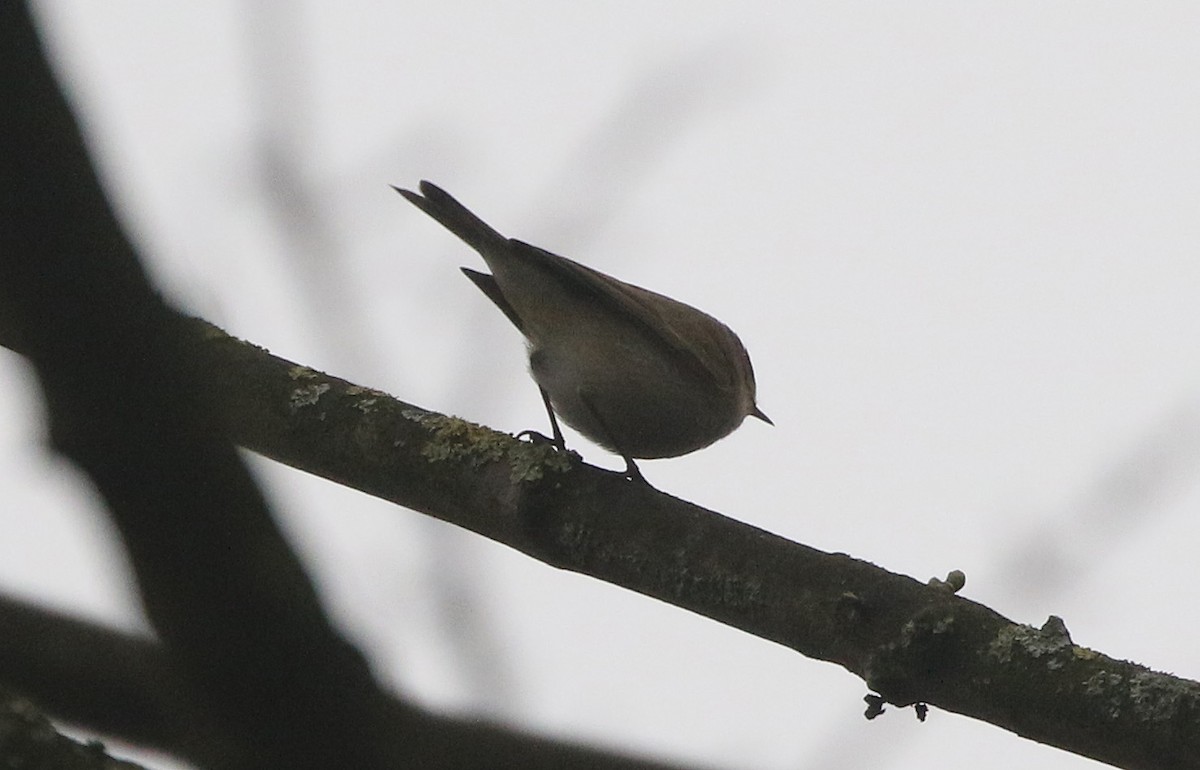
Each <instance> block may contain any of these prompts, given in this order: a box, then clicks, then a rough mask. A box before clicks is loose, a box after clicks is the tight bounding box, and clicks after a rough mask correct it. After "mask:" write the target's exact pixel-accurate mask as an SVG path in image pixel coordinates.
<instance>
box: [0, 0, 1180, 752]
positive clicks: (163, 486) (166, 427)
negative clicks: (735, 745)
mask: <svg viewBox="0 0 1200 770" xmlns="http://www.w3.org/2000/svg"><path fill="white" fill-rule="evenodd" d="M0 7H2V8H3V9H4V10H3V15H2V17H0V50H3V51H4V52H5V53H6V55H10V56H9V58H8V59H7V60H6V61H8V66H7V67H6V68H4V70H3V72H2V73H0V104H4V105H5V109H4V110H3V111H0V112H2V114H3V118H2V119H0V120H2V122H0V147H2V148H3V150H4V153H3V161H2V163H3V165H0V171H2V172H3V177H0V195H3V196H4V197H3V199H2V202H3V208H4V210H3V216H0V236H3V242H2V243H0V294H2V297H0V299H2V300H3V301H2V302H0V336H2V337H3V340H4V341H5V343H6V344H11V345H12V346H13V347H14V348H15V349H19V350H22V351H23V352H25V353H26V354H27V355H29V356H30V358H31V360H32V361H33V362H34V364H35V366H36V367H37V370H38V374H39V378H40V379H41V382H42V384H43V387H44V389H45V391H46V393H47V400H48V403H49V405H50V409H51V415H52V426H53V437H54V440H55V442H56V444H57V445H58V446H59V447H61V448H62V449H63V450H64V451H65V452H66V453H68V454H69V455H70V456H72V457H74V458H75V459H77V461H79V462H80V464H81V465H82V466H83V467H85V468H87V469H88V470H89V472H90V473H91V474H92V477H93V479H94V480H95V481H96V483H97V486H98V488H99V489H100V490H101V491H102V492H103V494H104V495H105V497H106V500H107V501H108V503H109V506H110V509H111V511H112V515H113V517H114V521H115V522H116V523H117V526H118V528H119V530H120V531H121V533H122V536H123V538H124V539H125V542H126V544H127V547H128V548H129V550H130V553H131V556H132V559H133V563H134V565H135V569H136V570H137V573H138V577H139V581H140V585H141V588H142V591H143V596H144V598H145V601H146V603H147V606H148V609H149V612H150V615H151V617H152V619H153V621H154V622H155V625H156V627H157V628H158V630H159V633H160V634H161V635H162V637H163V639H164V641H165V643H166V644H167V645H168V649H169V650H170V654H171V656H172V670H173V671H174V672H175V674H176V675H178V676H180V677H181V678H182V680H183V681H186V682H187V687H188V688H190V690H191V692H190V695H191V696H193V697H194V698H195V703H196V704H197V707H198V708H201V709H204V710H205V711H206V712H207V713H208V714H209V715H210V716H211V717H212V718H213V720H214V722H215V723H217V724H219V725H220V727H221V729H222V730H223V731H225V732H226V733H227V734H229V735H232V736H234V739H235V742H236V744H237V745H238V746H240V747H242V750H248V748H249V747H251V746H254V747H256V748H260V749H264V750H267V751H269V752H270V761H268V762H267V763H266V764H268V765H269V764H270V763H271V761H274V762H275V764H279V760H281V759H290V760H291V762H285V764H290V765H291V766H301V765H302V764H316V763H319V762H322V761H325V762H326V763H328V762H329V761H332V760H334V759H340V760H343V761H349V762H350V763H351V764H355V765H356V766H363V767H366V766H382V765H383V763H390V762H394V761H397V760H403V761H409V762H414V761H417V762H419V761H421V760H424V761H423V763H422V764H421V766H423V767H457V766H472V763H474V766H484V765H482V764H481V763H482V762H486V761H487V760H489V759H490V760H495V759H496V758H497V757H499V756H501V755H500V754H499V753H498V752H499V751H500V750H501V747H502V749H505V750H510V751H512V752H513V753H512V754H510V755H507V756H508V757H509V758H511V759H512V760H513V761H515V762H520V759H519V758H521V757H523V758H525V759H526V760H527V761H526V762H525V763H524V764H517V765H514V766H522V767H531V768H532V767H539V766H540V767H561V766H565V765H564V764H563V763H562V762H558V763H557V764H556V763H554V762H551V763H550V764H535V763H536V762H540V761H544V760H545V757H546V754H545V753H543V752H542V751H541V749H542V745H540V744H536V743H531V742H522V741H520V740H516V739H513V738H512V737H511V736H509V735H500V736H497V735H496V734H494V733H484V734H478V733H472V732H471V730H470V725H462V724H453V723H445V722H435V721H433V720H432V718H430V717H428V716H427V715H424V714H421V713H420V712H418V711H416V710H415V709H411V708H409V707H405V708H404V709H403V710H402V711H401V712H400V713H395V712H393V711H392V710H391V708H390V707H389V706H388V702H387V700H386V698H385V697H384V696H383V695H382V694H381V693H379V692H378V689H377V687H376V686H375V684H374V682H373V681H372V680H371V679H370V677H369V674H368V673H367V672H366V669H365V666H364V664H363V663H362V660H361V658H360V657H359V656H358V653H357V651H355V650H353V648H351V647H350V646H349V645H347V644H346V643H345V642H344V640H342V639H340V637H338V636H337V634H336V632H335V631H334V630H333V629H331V628H330V627H329V625H328V622H327V620H326V619H325V618H324V616H323V613H322V612H321V610H320V608H319V606H318V605H317V603H316V601H315V598H314V596H313V595H312V589H311V586H310V585H308V583H307V581H306V579H305V577H304V575H303V573H302V571H301V570H300V568H299V566H298V565H297V564H296V563H295V560H294V557H293V556H292V555H291V554H290V552H288V551H287V549H286V547H284V546H283V545H282V539H281V538H280V537H279V533H278V532H277V531H276V529H275V527H274V525H273V523H272V522H271V520H270V518H269V516H268V513H267V511H266V507H265V505H264V504H263V501H262V500H261V497H260V496H259V495H258V492H257V490H256V489H254V487H253V485H252V484H251V483H250V481H249V479H248V477H247V476H246V474H245V471H244V469H243V468H241V466H240V464H239V463H238V462H237V458H236V456H235V455H234V454H233V453H232V451H230V449H229V447H228V446H227V445H226V444H225V443H224V442H223V441H221V440H220V436H219V435H217V434H215V433H214V431H215V430H218V429H220V428H221V427H222V426H221V424H220V421H214V420H213V419H212V415H213V414H214V412H212V411H211V410H210V409H209V407H208V404H207V401H211V400H217V401H219V403H220V404H222V405H223V406H224V407H225V409H224V410H218V411H217V412H216V413H217V414H220V413H221V412H223V413H224V416H227V417H229V418H231V419H230V420H229V424H228V426H227V427H225V429H226V430H228V431H230V435H231V436H232V437H233V438H234V439H235V440H236V441H238V442H239V443H241V444H243V445H244V446H247V447H249V448H251V449H253V450H255V451H258V452H260V453H262V454H264V455H266V456H268V457H273V458H275V459H278V460H280V461H282V462H285V463H288V464H290V465H293V466H295V467H298V468H302V469H305V470H308V471H310V472H313V473H316V474H318V475H321V476H324V477H326V478H329V479H332V480H334V481H337V482H339V483H343V484H346V485H348V486H352V487H355V488H357V489H361V490H363V491H365V492H368V493H370V494H374V495H376V496H379V497H382V498H385V499H388V500H392V501H394V502H397V503H399V504H401V505H405V506H407V507H410V508H413V509H415V510H419V511H422V512H425V513H427V514H429V515H432V516H435V517H437V518H440V519H443V520H445V521H449V522H453V523H455V524H458V525H459V526H463V527H465V528H467V529H471V530H473V531H475V532H478V533H480V534H482V535H484V536H486V537H489V538H491V539H494V540H496V541H498V542H502V543H506V544H508V545H510V546H512V547H514V548H516V549H518V550H521V551H523V552H525V553H527V554H529V555H531V556H533V557H535V558H538V559H541V560H543V561H545V562H547V563H549V564H552V565H555V566H558V567H561V568H563V569H569V570H573V571H577V572H581V573H585V574H589V575H593V576H595V577H598V578H600V579H603V580H606V581H609V582H612V583H614V584H617V585H621V586H625V587H627V588H630V589H631V590H635V591H638V592H640V593H643V594H646V595H648V596H652V597H655V598H659V599H661V600H663V601H666V602H669V603H671V604H674V605H676V606H679V607H683V608H686V609H689V610H692V611H694V612H697V613H700V614H703V615H705V616H707V617H710V618H713V619H715V620H718V621H720V622H723V623H727V624H729V625H732V626H735V627H738V628H741V629H743V630H745V631H747V632H749V633H752V634H755V635H758V636H760V637H762V638H765V639H769V640H772V641H775V642H778V643H780V644H783V645H786V646H788V647H790V648H792V649H795V650H797V651H799V652H801V653H803V654H805V655H808V656H810V657H814V658H818V659H821V660H827V661H830V662H834V663H837V664H839V665H841V666H843V667H844V668H846V669H847V670H848V671H850V672H852V673H854V674H856V675H857V676H859V677H861V678H862V679H863V680H864V681H865V682H866V683H867V685H868V686H869V687H871V688H872V689H874V690H876V691H877V692H879V693H880V694H881V695H882V696H883V698H885V699H886V700H887V701H889V702H891V703H894V704H898V705H907V704H913V703H929V704H932V705H936V706H939V707H941V708H944V709H947V710H950V711H955V712H957V713H961V714H965V715H968V716H972V717H975V718H978V719H983V720H986V721H988V722H991V723H992V724H996V725H998V726H1001V727H1004V728H1006V729H1008V730H1011V731H1013V732H1015V733H1018V734H1020V735H1023V736H1025V737H1028V738H1031V739H1034V740H1038V741H1041V742H1043V743H1047V744H1050V745H1054V746H1059V747H1061V748H1064V749H1067V750H1070V751H1074V752H1075V753H1078V754H1081V755H1084V756H1089V757H1093V758H1095V759H1098V760H1101V761H1104V762H1108V763H1110V764H1113V765H1117V766H1120V767H1126V768H1194V767H1198V766H1200V685H1197V683H1195V682H1191V681H1188V680H1184V679H1178V678H1174V677H1169V676H1167V675H1165V674H1158V673H1155V672H1152V671H1149V670H1147V669H1145V668H1142V667H1140V666H1136V665H1134V664H1131V663H1127V662H1121V661H1116V660H1112V659H1110V658H1108V657H1105V656H1103V655H1101V654H1099V653H1096V652H1093V651H1091V650H1087V649H1085V648H1082V647H1078V646H1076V645H1074V644H1073V643H1072V642H1071V640H1070V638H1069V636H1068V635H1067V634H1066V631H1065V628H1063V627H1062V626H1061V623H1055V622H1051V623H1048V624H1047V625H1046V626H1044V627H1043V628H1042V629H1040V630H1037V629H1033V628H1030V627H1027V626H1021V625H1017V624H1014V623H1012V622H1011V621H1009V620H1007V619H1006V618H1004V617H1002V616H1001V615H999V614H997V613H995V612H994V611H992V610H990V609H988V608H986V607H983V606H982V605H979V604H976V603H974V602H970V601H968V600H966V599H963V598H960V597H957V596H955V595H953V594H952V593H951V592H950V591H948V590H945V589H943V588H937V587H930V586H926V585H922V584H921V583H919V582H917V581H915V580H912V579H910V578H907V577H904V576H900V575H895V574H892V573H889V572H887V571H885V570H882V569H880V568H878V567H875V566H873V565H870V564H867V563H866V562H862V561H859V560H856V559H853V558H851V557H849V556H846V555H842V554H827V553H823V552H820V551H817V550H815V549H811V548H807V547H805V546H802V545H798V544H795V543H791V542H789V541H787V540H784V539H783V538H780V537H778V536H775V535H772V534H771V533H768V532H765V531H763V530H760V529H757V528H755V527H752V526H750V525H747V524H743V523H740V522H738V521H735V520H733V519H729V518H726V517H724V516H721V515H719V514H716V513H714V512H712V511H707V510H705V509H703V508H700V507H698V506H695V505H692V504H690V503H687V502H685V501H682V500H677V499H675V498H672V497H669V496H667V495H664V494H662V493H659V492H656V491H654V490H652V489H649V488H648V487H646V486H644V485H639V484H633V483H630V482H628V481H626V480H625V479H624V478H622V477H621V476H619V475H618V474H612V473H608V472H605V471H601V470H599V469H596V468H592V467H589V466H586V465H583V464H582V463H580V462H578V460H577V459H574V458H570V457H566V456H561V455H557V454H554V453H553V452H552V451H551V450H550V449H548V448H546V447H543V446H534V445H530V444H528V443H523V442H519V441H516V440H514V439H512V438H511V437H508V436H506V435H504V434H500V433H496V432H495V431H491V430H489V429H487V428H482V427H480V426H476V425H472V424H470V423H466V422H464V421H462V420H458V419H455V418H451V417H446V416H444V415H439V414H436V413H432V412H428V411H425V410H423V409H420V408H418V407H415V406H412V405H409V404H405V403H403V402H399V401H396V400H394V399H391V398H390V397H388V396H386V395H385V394H383V393H380V392H378V391H374V390H370V389H367V388H363V387H360V386H356V385H353V384H351V383H348V382H345V381H344V380H339V379H337V378H333V377H329V376H328V375H324V374H321V373H319V372H315V371H313V370H310V369H307V368H305V367H302V366H298V365H295V364H293V363H291V362H288V361H285V360H283V359H279V358H276V357H273V356H270V355H269V354H267V353H266V352H265V351H263V350H261V349H258V348H255V347H253V346H251V345H247V344H245V343H240V342H238V341H236V340H233V339H232V338H229V337H228V336H226V335H224V334H223V333H221V332H219V330H216V329H215V328H214V327H211V326H207V325H204V324H203V323H202V322H196V321H193V322H190V324H191V326H192V332H191V333H188V332H186V331H185V330H184V329H183V328H181V320H180V319H179V318H178V317H176V316H174V315H173V314H171V313H170V312H169V311H168V310H167V309H166V308H165V306H163V304H162V303H161V301H160V300H158V299H157V297H155V296H154V294H153V292H152V290H151V289H150V287H149V286H148V285H147V283H146V280H145V276H144V275H143V274H142V273H141V270H140V267H139V266H138V265H137V261H136V257H135V255H134V254H133V251H132V249H131V248H130V247H129V245H128V243H127V242H126V241H125V239H124V237H123V236H122V234H121V232H120V230H119V228H118V227H117V226H116V224H115V222H114V221H113V218H112V215H111V212H110V211H109V210H108V206H107V203H106V202H105V201H104V199H103V196H102V195H101V194H100V192H99V189H98V185H97V184H96V182H95V179H94V177H93V175H92V172H91V171H90V168H89V167H88V163H87V158H86V154H85V153H84V151H83V149H82V143H81V140H80V137H79V135H78V130H77V128H76V127H75V126H74V124H73V122H72V121H71V119H70V116H69V113H68V112H67V110H66V106H65V104H64V103H63V102H62V100H61V97H60V96H59V94H58V92H57V89H56V88H55V86H54V84H53V81H52V79H51V78H50V75H49V72H48V70H47V69H46V67H45V64H44V61H42V59H41V54H40V50H39V46H38V43H37V41H36V36H35V35H34V34H33V32H32V27H31V25H30V24H29V21H28V18H27V17H26V15H25V13H24V11H23V8H22V7H21V6H19V5H17V4H15V3H13V4H3V5H0ZM314 661H316V662H317V663H318V665H316V666H315V667H314V665H313V662H314ZM384 714H386V715H387V718H386V719H385V718H383V716H382V715H384ZM330 725H333V728H332V729H330ZM397 725H400V727H399V729H398V730H397ZM318 727H320V728H322V729H316V728H318ZM396 733H399V736H400V737H399V738H395V737H393V738H392V741H393V742H391V743H389V742H388V736H389V735H395V734H396ZM264 736H265V739H264ZM330 737H336V738H337V739H338V740H337V741H335V742H333V743H332V744H331V743H330V742H329V741H328V740H325V739H328V738H330ZM256 738H258V739H259V740H258V741H257V742H255V739H256ZM297 738H301V739H305V740H303V741H302V742H295V743H293V741H294V740H295V739H297ZM393 751H394V752H399V753H398V754H395V753H391V752H393ZM558 758H559V759H561V757H558ZM220 759H221V761H222V762H224V763H226V764H228V763H229V762H236V763H248V762H252V761H258V762H261V761H262V757H261V756H257V757H248V756H246V755H244V754H243V755H239V756H237V757H222V758H220ZM493 764H494V762H493Z"/></svg>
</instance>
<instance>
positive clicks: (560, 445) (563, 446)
mask: <svg viewBox="0 0 1200 770" xmlns="http://www.w3.org/2000/svg"><path fill="white" fill-rule="evenodd" d="M538 392H539V393H541V394H542V403H543V404H545V405H546V414H547V415H549V416H550V430H551V431H553V432H554V438H546V437H545V436H543V435H542V434H540V433H538V432H537V431H533V430H523V431H521V432H520V433H518V434H517V438H521V437H522V436H528V437H529V438H530V439H532V440H534V441H538V440H541V441H548V442H550V444H551V445H553V446H554V448H555V449H557V450H559V451H560V452H565V451H567V442H566V440H565V439H564V438H563V434H562V429H560V428H559V427H558V418H557V417H555V416H554V407H552V406H551V405H550V394H549V393H547V392H546V389H545V388H543V387H541V386H539V387H538Z"/></svg>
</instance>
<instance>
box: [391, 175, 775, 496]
mask: <svg viewBox="0 0 1200 770" xmlns="http://www.w3.org/2000/svg"><path fill="white" fill-rule="evenodd" d="M393 189H395V190H396V191H397V192H399V193H400V194H401V195H403V196H404V197H405V198H407V199H408V200H409V201H411V202H412V203H413V204H415V205H416V206H417V207H418V208H420V209H421V210H422V211H424V212H425V213H426V214H428V215H429V216H431V217H433V219H435V220H437V221H438V222H439V223H441V224H442V225H443V226H444V227H445V228H446V229H448V230H449V231H450V232H452V233H454V234H455V235H456V236H458V237H459V238H460V239H462V240H463V241H464V242H465V243H466V244H467V245H469V246H470V247H471V248H473V249H475V250H476V251H477V252H479V254H480V256H482V257H483V260H484V262H485V263H487V266H488V267H489V268H490V269H491V271H492V272H491V274H490V275H489V274H488V273H482V272H478V271H475V270H471V269H468V268H465V267H464V268H462V271H463V273H464V274H465V275H466V276H467V277H468V278H470V279H471V281H472V282H473V283H474V284H475V285H476V286H478V287H479V288H480V289H481V290H482V291H483V293H484V294H486V295H487V296H488V298H489V299H490V300H492V302H494V303H495V304H496V306H497V307H499V308H500V310H501V311H502V312H503V313H504V315H505V316H507V317H508V319H509V320H510V321H511V322H512V323H513V324H514V325H515V326H516V327H517V329H518V330H519V331H520V332H521V334H522V335H524V337H525V340H526V343H527V346H528V351H529V370H530V373H531V374H532V376H533V379H534V381H535V382H536V383H537V385H538V387H539V389H540V390H541V394H542V400H543V402H544V403H545V405H546V411H547V414H548V415H549V417H550V425H551V428H552V432H553V435H554V437H553V442H554V444H555V445H556V446H557V447H558V448H559V449H564V448H565V443H564V441H563V436H562V431H561V430H560V429H559V427H558V421H557V419H556V417H555V415H556V414H557V416H558V417H561V418H562V419H563V421H564V422H566V423H567V424H568V425H570V426H571V427H572V428H575V429H576V430H577V431H579V432H580V433H582V434H583V435H584V436H586V437H588V438H589V439H591V440H592V441H594V442H596V443H597V444H599V445H601V446H603V447H605V448H606V449H608V450H610V451H612V452H614V453H616V454H618V455H620V456H621V457H622V458H624V459H625V462H626V475H628V476H629V477H630V478H637V479H640V478H642V476H641V473H640V471H639V470H638V468H637V465H636V463H635V462H634V458H639V459H651V458H661V457H678V456H679V455H684V454H687V453H689V452H694V451H695V450H697V449H701V448H703V447H706V446H708V445H709V444H711V443H713V442H714V441H716V440H718V439H720V438H723V437H724V436H727V435H728V434H729V433H731V432H732V431H733V430H734V429H736V428H737V427H738V426H739V425H741V423H742V421H743V420H744V419H745V418H746V417H757V418H759V419H761V420H764V421H766V422H768V423H770V422H771V421H770V420H769V419H768V418H767V416H766V415H765V414H763V412H762V411H761V410H759V408H758V406H757V405H756V404H755V383H754V372H753V369H752V368H751V366H750V357H749V355H748V354H747V353H746V349H745V348H744V347H743V346H742V343H741V341H740V340H739V339H738V337H737V335H736V334H734V333H733V331H731V330H730V329H729V327H727V326H725V324H723V323H721V322H720V321H718V320H717V319H715V318H713V317H712V316H710V315H708V314H706V313H703V312H701V311H700V310H697V309H696V308H694V307H691V306H690V305H685V304H684V303H682V302H678V301H676V300H673V299H671V298H670V297H664V296H663V295H661V294H656V293H654V292H652V291H648V290H646V289H643V288H640V287H638V286H634V285H632V284H629V283H625V282H624V281H620V280H618V279H616V278H613V277H611V276H608V275H605V274H604V273H601V272H599V271H596V270H593V269H591V268H589V267H586V266H584V265H581V264H579V263H578V262H575V261H573V260H570V259H567V258H566V257H560V256H558V255H557V254H552V253H550V252H548V251H546V250H544V249H540V248H538V247H537V246H531V245H530V244H528V243H524V242H523V241H519V240H515V239H510V238H506V237H504V236H503V235H501V234H500V233H498V232H496V231H495V230H493V229H492V228H491V227H490V226H488V225H487V224H486V223H485V222H483V220H481V219H480V218H479V217H477V216H475V215H474V214H472V213H471V212H470V211H469V210H468V209H467V208H466V207H465V206H463V205H462V204H461V203H459V202H458V201H457V200H455V199H454V198H453V197H451V196H450V195H449V194H448V193H446V192H445V191H444V190H442V189H441V188H439V187H437V186H436V185H433V184H431V183H429V182H421V184H420V191H421V192H420V194H418V193H415V192H412V191H410V190H402V189H400V188H398V187H396V188H393Z"/></svg>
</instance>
